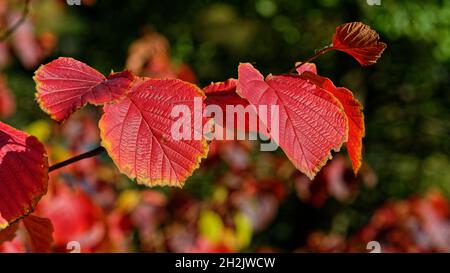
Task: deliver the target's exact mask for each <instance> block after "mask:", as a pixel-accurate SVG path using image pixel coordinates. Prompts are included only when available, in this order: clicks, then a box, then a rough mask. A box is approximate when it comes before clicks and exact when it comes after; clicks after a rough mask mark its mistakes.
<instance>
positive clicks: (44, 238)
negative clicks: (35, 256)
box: [23, 215, 53, 252]
mask: <svg viewBox="0 0 450 273" xmlns="http://www.w3.org/2000/svg"><path fill="white" fill-rule="evenodd" d="M23 224H24V225H25V228H26V229H27V232H28V235H29V237H30V243H31V249H32V250H33V252H47V251H48V250H49V249H50V246H51V245H52V243H53V237H52V233H53V225H52V222H51V221H50V220H49V219H47V218H41V217H38V216H34V215H28V216H27V217H25V218H24V219H23Z"/></svg>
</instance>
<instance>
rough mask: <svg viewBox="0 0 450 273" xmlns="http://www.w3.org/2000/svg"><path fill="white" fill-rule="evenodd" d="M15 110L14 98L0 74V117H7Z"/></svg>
mask: <svg viewBox="0 0 450 273" xmlns="http://www.w3.org/2000/svg"><path fill="white" fill-rule="evenodd" d="M15 111H16V100H15V98H14V95H13V93H12V92H11V91H10V90H9V88H8V86H7V84H6V78H5V76H3V75H0V117H1V118H7V117H9V116H11V115H12V114H13V113H14V112H15Z"/></svg>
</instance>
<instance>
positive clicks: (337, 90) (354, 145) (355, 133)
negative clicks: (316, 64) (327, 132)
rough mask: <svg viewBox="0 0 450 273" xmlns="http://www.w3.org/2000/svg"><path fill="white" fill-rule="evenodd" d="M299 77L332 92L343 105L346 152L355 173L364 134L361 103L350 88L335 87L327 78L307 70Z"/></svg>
mask: <svg viewBox="0 0 450 273" xmlns="http://www.w3.org/2000/svg"><path fill="white" fill-rule="evenodd" d="M301 77H302V78H303V79H305V80H308V81H310V82H311V83H313V84H315V85H317V86H318V87H320V88H323V89H325V90H326V91H328V92H330V93H331V94H333V95H334V96H335V97H336V98H337V99H338V100H339V101H340V102H341V104H342V106H343V107H344V111H345V114H346V115H347V118H348V125H349V127H348V141H347V152H348V155H349V156H350V160H351V161H352V167H353V172H354V173H355V175H356V174H357V173H358V171H359V168H360V167H361V159H362V138H363V137H364V134H365V128H364V114H363V112H362V110H363V107H362V105H361V103H360V102H359V101H358V100H357V99H356V98H355V97H353V93H352V92H351V91H350V90H348V89H347V88H344V87H336V86H335V85H334V84H333V82H332V81H331V80H330V79H328V78H325V77H321V76H318V75H316V74H314V73H312V72H309V71H307V72H304V73H303V74H301Z"/></svg>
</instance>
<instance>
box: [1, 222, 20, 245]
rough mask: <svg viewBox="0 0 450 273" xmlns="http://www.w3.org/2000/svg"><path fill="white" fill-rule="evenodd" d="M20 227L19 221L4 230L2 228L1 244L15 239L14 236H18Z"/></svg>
mask: <svg viewBox="0 0 450 273" xmlns="http://www.w3.org/2000/svg"><path fill="white" fill-rule="evenodd" d="M18 227H19V225H18V223H14V224H12V225H10V226H8V227H7V228H5V229H3V230H0V245H1V244H2V243H4V242H8V241H11V240H12V239H14V237H16V232H17V229H18Z"/></svg>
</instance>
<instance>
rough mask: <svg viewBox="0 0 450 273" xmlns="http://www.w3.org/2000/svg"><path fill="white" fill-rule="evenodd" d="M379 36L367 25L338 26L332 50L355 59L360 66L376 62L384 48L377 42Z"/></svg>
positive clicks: (358, 23) (357, 23)
mask: <svg viewBox="0 0 450 273" xmlns="http://www.w3.org/2000/svg"><path fill="white" fill-rule="evenodd" d="M379 39H380V36H379V35H378V33H376V31H374V30H373V29H371V28H370V27H369V26H368V25H365V24H363V23H361V22H352V23H346V24H343V25H340V26H338V27H337V28H336V32H335V33H334V35H333V48H334V49H337V50H340V51H343V52H345V53H347V54H349V55H351V56H353V58H355V59H356V60H357V61H358V62H359V63H360V64H361V65H371V64H374V63H376V62H377V60H378V58H380V56H381V53H383V51H384V49H385V48H386V44H385V43H382V42H379Z"/></svg>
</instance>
